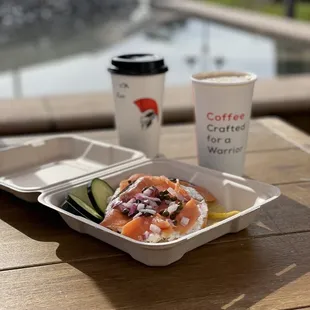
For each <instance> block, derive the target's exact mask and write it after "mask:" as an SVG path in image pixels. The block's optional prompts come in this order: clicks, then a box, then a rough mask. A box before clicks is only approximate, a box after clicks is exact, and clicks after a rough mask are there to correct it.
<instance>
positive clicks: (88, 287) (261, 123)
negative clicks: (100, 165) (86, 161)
mask: <svg viewBox="0 0 310 310" xmlns="http://www.w3.org/2000/svg"><path fill="white" fill-rule="evenodd" d="M85 135H88V136H91V137H93V138H94V139H99V140H104V141H110V142H116V136H115V132H112V131H111V132H100V131H98V132H92V133H85ZM18 139H19V138H16V139H11V140H10V139H5V140H3V141H2V142H3V143H5V144H9V143H15V142H18V141H19V140H18ZM24 139H29V137H24ZM194 141H195V140H194V127H193V126H192V125H184V126H172V127H169V128H168V127H167V128H164V129H163V135H162V140H161V151H162V152H163V153H164V154H165V155H167V156H168V157H172V158H177V159H179V160H182V161H185V162H190V163H196V149H195V147H194V145H195V142H194ZM309 150H310V137H309V136H307V135H305V134H303V133H301V132H299V131H298V130H296V129H294V128H292V127H290V126H289V125H287V124H285V123H283V122H282V121H281V120H278V119H260V120H257V121H253V122H252V124H251V129H250V135H249V145H248V152H247V159H246V174H247V175H248V176H249V177H251V178H254V179H259V180H262V181H265V182H269V183H272V184H277V185H278V186H279V187H280V189H281V191H282V193H283V195H282V196H281V197H280V198H279V199H278V200H276V201H275V203H274V204H273V205H272V206H270V207H268V208H262V210H261V213H260V216H259V218H258V219H257V221H256V222H255V223H253V224H252V225H251V226H250V227H249V228H248V229H246V230H244V231H242V232H240V233H237V234H232V235H228V236H225V237H222V238H220V239H218V240H215V241H213V242H211V243H210V244H208V245H205V246H202V247H201V248H198V249H196V250H194V251H192V252H190V253H188V254H186V255H185V256H184V257H183V258H182V259H181V260H180V261H178V262H176V263H174V264H173V265H171V266H168V267H164V268H151V267H146V266H144V265H142V264H140V263H138V262H136V261H134V260H133V259H131V258H130V257H129V256H128V255H127V254H124V253H123V252H121V251H119V250H117V249H115V248H113V247H111V246H108V245H106V244H104V243H102V242H100V241H97V240H96V239H93V238H92V237H89V236H86V235H81V234H78V233H76V232H74V231H72V230H71V229H70V228H68V227H67V226H66V224H65V223H64V222H63V221H62V220H61V218H60V217H59V215H58V214H57V213H55V212H53V211H51V210H49V209H47V208H46V207H43V206H40V205H39V204H28V203H25V202H23V201H21V200H19V199H17V198H15V197H14V196H12V195H10V194H7V193H5V192H0V203H1V207H0V240H1V242H0V270H1V271H0V309H18V310H21V309H31V310H36V309H186V310H188V309H229V310H231V309H255V310H256V309H268V310H269V309H310V294H309V293H310V272H309V271H310V242H309V239H310V209H309V207H310V154H309Z"/></svg>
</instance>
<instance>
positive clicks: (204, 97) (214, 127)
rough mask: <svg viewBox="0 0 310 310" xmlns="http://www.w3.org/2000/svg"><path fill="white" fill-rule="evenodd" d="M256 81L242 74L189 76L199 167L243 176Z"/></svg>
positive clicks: (244, 73)
mask: <svg viewBox="0 0 310 310" xmlns="http://www.w3.org/2000/svg"><path fill="white" fill-rule="evenodd" d="M256 79H257V77H256V75H255V74H252V73H246V72H211V73H198V74H194V75H193V76H192V78H191V80H192V88H193V102H194V105H195V119H196V139H197V150H198V163H199V165H200V166H204V167H207V168H210V169H214V170H219V171H222V172H227V173H230V174H235V175H239V176H242V175H243V171H244V161H245V151H246V147H247V140H248V131H249V122H250V118H251V110H252V98H253V91H254V84H255V81H256Z"/></svg>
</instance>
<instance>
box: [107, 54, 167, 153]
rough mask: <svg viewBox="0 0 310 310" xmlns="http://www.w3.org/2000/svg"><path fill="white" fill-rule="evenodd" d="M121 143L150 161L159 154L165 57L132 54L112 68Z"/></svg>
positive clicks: (116, 115) (125, 56) (112, 65)
mask: <svg viewBox="0 0 310 310" xmlns="http://www.w3.org/2000/svg"><path fill="white" fill-rule="evenodd" d="M108 70H109V72H110V73H111V78H112V85H113V95H114V102H115V122H116V128H117V131H118V138H119V143H120V145H122V146H125V147H128V148H132V149H136V150H139V151H141V152H143V153H144V154H145V155H147V156H148V157H150V158H152V157H156V156H157V155H158V154H159V141H160V128H161V123H162V101H163V94H164V84H165V73H166V72H167V71H168V68H167V66H166V65H165V63H164V60H163V58H162V57H159V56H157V55H153V54H129V55H121V56H117V57H114V58H113V59H112V64H111V66H110V67H109V69H108Z"/></svg>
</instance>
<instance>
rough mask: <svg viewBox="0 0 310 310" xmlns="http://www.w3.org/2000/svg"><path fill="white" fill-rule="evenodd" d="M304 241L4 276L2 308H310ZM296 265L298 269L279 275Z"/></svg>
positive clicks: (278, 240)
mask: <svg viewBox="0 0 310 310" xmlns="http://www.w3.org/2000/svg"><path fill="white" fill-rule="evenodd" d="M300 236H301V238H300V237H299V235H296V236H295V235H294V236H285V237H283V236H281V237H279V236H276V237H270V238H263V239H254V240H248V241H242V242H232V243H228V244H214V245H207V246H203V247H200V248H199V249H196V250H194V251H192V252H190V253H188V254H186V255H185V256H184V257H183V259H182V260H181V261H179V262H177V263H175V264H173V265H171V266H168V267H165V268H150V267H145V266H143V265H141V264H139V263H137V262H135V261H134V260H132V259H131V258H130V257H128V256H117V257H114V258H111V257H110V258H103V259H97V260H87V261H79V262H70V263H69V264H56V265H50V266H41V267H34V268H26V269H19V270H13V271H9V272H1V273H0V281H1V284H2V289H1V290H0V300H1V305H2V309H96V308H99V309H149V307H150V309H167V308H169V309H171V308H172V309H185V308H186V309H220V308H222V307H223V306H225V305H227V304H229V303H231V301H233V300H235V299H236V298H237V297H238V296H240V295H243V294H244V298H243V299H242V300H240V301H238V302H236V303H235V304H234V305H233V306H231V307H230V308H229V309H239V310H242V309H249V307H251V306H254V307H253V309H270V308H268V306H270V305H272V307H273V308H272V309H283V306H284V305H285V307H287V308H289V307H290V306H294V307H301V306H309V305H310V296H309V294H307V292H308V286H309V285H310V277H309V275H308V274H309V271H310V270H309V269H310V267H309V266H310V259H309V257H310V256H309V254H310V246H309V242H308V238H309V237H310V234H309V233H306V234H300ZM296 239H298V241H299V242H296ZM292 264H295V265H296V267H294V268H292V269H291V270H289V271H287V272H286V273H284V274H282V275H281V276H277V275H276V274H277V273H279V272H281V271H283V270H285V269H286V268H287V267H288V266H291V265H292ZM17 296H18V297H17ZM184 302H185V305H183V306H182V303H184ZM259 303H263V305H264V307H262V308H260V307H258V305H259Z"/></svg>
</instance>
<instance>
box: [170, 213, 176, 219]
mask: <svg viewBox="0 0 310 310" xmlns="http://www.w3.org/2000/svg"><path fill="white" fill-rule="evenodd" d="M176 217H177V213H176V212H173V213H172V214H171V215H170V219H172V220H175V218H176Z"/></svg>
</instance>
